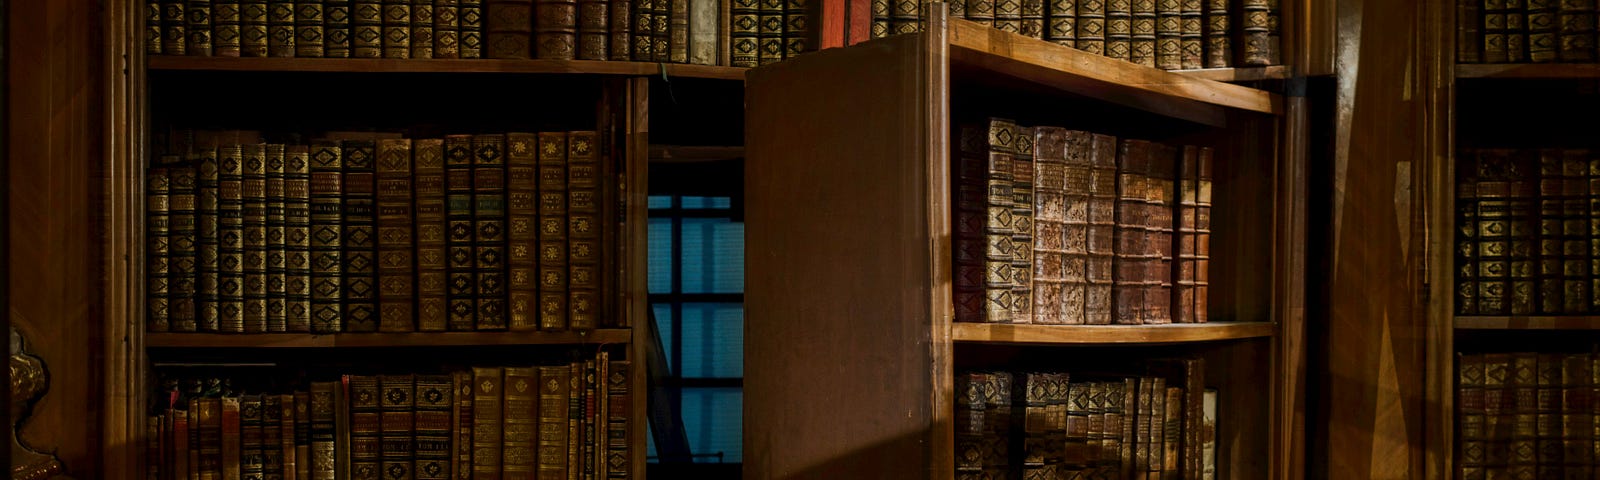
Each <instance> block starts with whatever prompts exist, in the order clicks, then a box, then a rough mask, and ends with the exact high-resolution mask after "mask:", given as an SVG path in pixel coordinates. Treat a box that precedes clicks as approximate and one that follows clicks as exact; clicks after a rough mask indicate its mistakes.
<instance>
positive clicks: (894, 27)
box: [889, 0, 996, 35]
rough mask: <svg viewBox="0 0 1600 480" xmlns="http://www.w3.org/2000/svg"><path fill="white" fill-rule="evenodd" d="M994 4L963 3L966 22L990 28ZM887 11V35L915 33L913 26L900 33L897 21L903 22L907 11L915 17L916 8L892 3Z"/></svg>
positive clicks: (981, 0)
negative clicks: (888, 24)
mask: <svg viewBox="0 0 1600 480" xmlns="http://www.w3.org/2000/svg"><path fill="white" fill-rule="evenodd" d="M890 1H891V2H892V1H893V0H890ZM995 2H996V0H967V1H966V2H965V3H966V4H965V5H964V6H965V7H966V8H965V9H966V14H967V20H971V21H973V22H977V23H978V24H979V25H985V26H990V27H992V26H994V11H995V8H996V5H995ZM889 9H890V10H889V21H890V31H889V34H891V35H893V34H896V33H906V32H907V31H910V32H915V31H916V28H917V27H915V26H913V27H911V28H909V29H907V30H905V31H902V27H901V26H900V25H901V23H900V22H899V21H903V20H904V19H906V18H907V17H906V15H907V13H906V12H908V11H909V12H911V13H910V15H911V16H912V17H915V16H917V13H916V7H915V6H913V5H905V4H904V3H903V2H901V3H893V4H892V6H890V7H889ZM897 20H898V21H897Z"/></svg>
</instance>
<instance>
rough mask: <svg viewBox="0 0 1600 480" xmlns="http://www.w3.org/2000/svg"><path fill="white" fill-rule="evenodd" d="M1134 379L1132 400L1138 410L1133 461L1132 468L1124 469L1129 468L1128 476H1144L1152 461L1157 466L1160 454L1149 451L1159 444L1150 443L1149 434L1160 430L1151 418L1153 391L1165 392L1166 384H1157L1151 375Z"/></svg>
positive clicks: (1154, 395)
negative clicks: (1136, 387) (1135, 382)
mask: <svg viewBox="0 0 1600 480" xmlns="http://www.w3.org/2000/svg"><path fill="white" fill-rule="evenodd" d="M1136 381H1137V383H1138V390H1137V392H1138V393H1137V394H1136V395H1135V399H1134V400H1135V402H1136V403H1137V405H1136V408H1137V409H1138V410H1137V411H1136V413H1135V415H1134V419H1135V422H1136V425H1135V427H1134V434H1133V435H1134V446H1133V463H1132V466H1131V467H1132V468H1130V469H1125V470H1131V471H1129V472H1128V473H1130V475H1129V478H1144V477H1145V474H1146V472H1149V471H1150V467H1151V465H1152V462H1153V461H1154V462H1157V463H1156V465H1157V466H1158V468H1159V459H1160V454H1159V453H1158V452H1153V451H1151V447H1152V446H1159V445H1160V444H1159V443H1152V442H1151V439H1152V436H1151V435H1152V433H1156V432H1159V431H1160V430H1159V429H1160V424H1159V423H1157V422H1152V419H1153V418H1156V417H1155V407H1156V403H1155V397H1156V394H1155V392H1156V391H1157V390H1160V391H1163V392H1165V391H1166V385H1157V384H1156V382H1157V381H1158V379H1156V378H1152V377H1141V378H1137V379H1136Z"/></svg>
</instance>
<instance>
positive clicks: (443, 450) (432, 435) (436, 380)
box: [411, 375, 455, 480]
mask: <svg viewBox="0 0 1600 480" xmlns="http://www.w3.org/2000/svg"><path fill="white" fill-rule="evenodd" d="M416 384H417V394H416V397H415V402H416V410H415V411H416V413H415V414H414V417H413V421H414V422H415V425H414V426H415V428H414V435H415V442H414V444H413V445H414V446H415V447H414V449H413V451H412V458H414V461H413V462H412V466H411V472H412V475H413V476H415V477H416V480H448V479H449V478H450V459H451V451H450V440H451V436H450V434H451V432H450V418H451V417H450V408H451V401H452V400H453V399H454V398H455V390H454V388H453V387H452V385H451V381H450V376H449V375H417V376H416Z"/></svg>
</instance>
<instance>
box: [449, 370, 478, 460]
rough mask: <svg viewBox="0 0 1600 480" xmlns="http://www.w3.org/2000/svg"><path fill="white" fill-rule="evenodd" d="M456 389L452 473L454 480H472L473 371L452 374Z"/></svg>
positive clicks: (453, 405)
mask: <svg viewBox="0 0 1600 480" xmlns="http://www.w3.org/2000/svg"><path fill="white" fill-rule="evenodd" d="M450 381H451V384H452V386H453V388H454V389H455V399H454V401H453V402H451V404H450V432H451V436H450V458H451V460H450V471H451V472H452V475H454V477H453V478H456V479H459V480H471V479H472V474H473V473H474V470H473V469H472V435H473V430H472V421H473V420H472V417H473V415H472V410H473V408H472V397H473V391H474V390H477V386H476V382H475V379H474V378H473V376H472V372H471V371H466V370H463V371H456V372H451V373H450Z"/></svg>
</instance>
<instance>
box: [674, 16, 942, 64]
mask: <svg viewBox="0 0 1600 480" xmlns="http://www.w3.org/2000/svg"><path fill="white" fill-rule="evenodd" d="M661 1H662V0H656V3H657V4H659V3H660V2H661ZM676 1H682V0H676ZM900 3H906V2H900ZM783 4H784V0H759V4H758V7H757V11H758V15H760V17H759V19H760V20H761V25H760V27H758V28H757V30H756V41H757V42H758V46H759V47H760V50H759V52H758V53H757V54H756V60H757V63H759V64H761V65H767V64H771V63H775V62H777V61H779V60H783V52H784V47H783V23H784V20H783V14H784V10H783ZM912 18H913V20H911V22H912V23H911V24H910V25H912V26H917V25H920V24H917V23H916V20H915V19H914V18H915V15H913V17H912ZM659 26H660V23H659V22H658V23H657V27H659Z"/></svg>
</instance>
